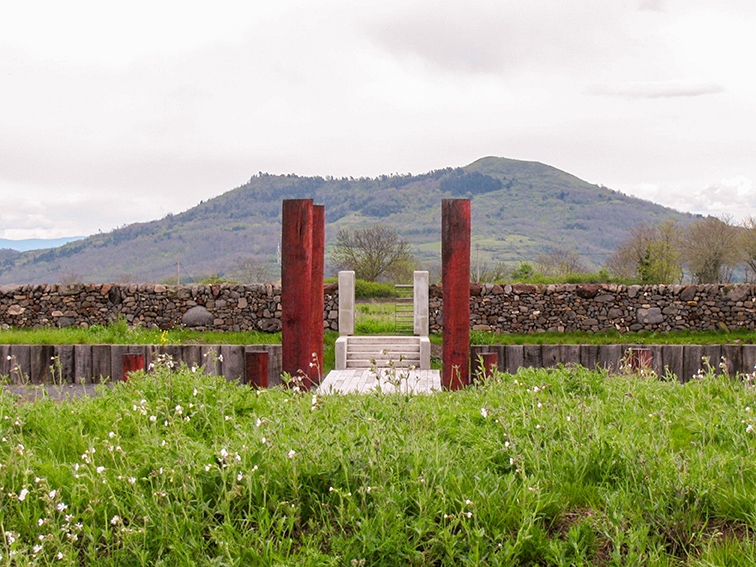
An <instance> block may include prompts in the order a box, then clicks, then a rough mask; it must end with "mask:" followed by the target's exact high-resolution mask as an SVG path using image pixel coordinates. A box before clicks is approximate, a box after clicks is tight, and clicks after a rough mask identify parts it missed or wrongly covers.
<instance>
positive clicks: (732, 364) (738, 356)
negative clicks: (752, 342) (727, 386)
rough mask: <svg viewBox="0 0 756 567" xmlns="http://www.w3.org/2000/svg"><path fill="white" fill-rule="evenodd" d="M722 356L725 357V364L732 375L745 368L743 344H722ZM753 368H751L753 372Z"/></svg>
mask: <svg viewBox="0 0 756 567" xmlns="http://www.w3.org/2000/svg"><path fill="white" fill-rule="evenodd" d="M722 356H724V358H725V366H726V367H727V373H728V374H729V375H730V376H735V374H736V373H737V372H742V370H743V347H742V345H722ZM752 371H753V368H751V372H752Z"/></svg>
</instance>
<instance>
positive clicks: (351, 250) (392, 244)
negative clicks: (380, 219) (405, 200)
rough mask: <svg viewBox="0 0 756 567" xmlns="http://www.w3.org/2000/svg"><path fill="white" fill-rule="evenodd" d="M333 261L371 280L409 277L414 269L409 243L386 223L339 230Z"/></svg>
mask: <svg viewBox="0 0 756 567" xmlns="http://www.w3.org/2000/svg"><path fill="white" fill-rule="evenodd" d="M331 260H332V261H333V263H334V265H335V266H336V268H337V269H339V270H353V271H354V273H355V277H356V278H358V279H361V280H367V281H371V282H375V281H389V280H390V281H405V280H409V279H411V276H412V271H413V270H414V268H415V259H414V257H413V255H412V251H411V249H410V245H409V243H408V242H407V241H406V240H404V239H403V238H402V237H400V236H399V235H398V234H397V232H396V231H395V230H394V229H393V228H389V227H387V226H384V225H373V226H368V227H365V228H356V229H354V230H349V229H347V228H341V229H339V232H338V234H337V235H336V244H335V245H334V247H333V250H332V252H331Z"/></svg>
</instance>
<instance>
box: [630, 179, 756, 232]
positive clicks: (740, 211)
mask: <svg viewBox="0 0 756 567" xmlns="http://www.w3.org/2000/svg"><path fill="white" fill-rule="evenodd" d="M627 192H628V193H630V194H632V195H635V196H638V197H641V198H643V199H648V200H651V201H654V202H656V203H659V204H662V205H665V206H667V207H671V208H673V209H677V210H678V211H687V212H691V213H695V214H701V215H705V216H707V215H711V216H716V217H720V218H722V217H731V218H732V219H733V220H734V221H736V222H740V221H742V220H743V219H745V218H746V217H749V216H754V217H756V186H755V185H754V181H753V179H750V178H748V177H745V176H738V177H734V178H730V179H722V180H720V181H719V182H717V183H714V184H711V185H707V186H704V187H681V186H668V185H657V184H643V185H639V186H636V187H632V188H628V190H627Z"/></svg>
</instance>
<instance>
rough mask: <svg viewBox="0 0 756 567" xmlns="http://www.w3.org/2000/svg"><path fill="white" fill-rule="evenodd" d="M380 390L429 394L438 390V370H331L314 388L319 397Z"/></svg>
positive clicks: (439, 386) (439, 380) (439, 388)
mask: <svg viewBox="0 0 756 567" xmlns="http://www.w3.org/2000/svg"><path fill="white" fill-rule="evenodd" d="M378 388H380V391H381V392H384V393H396V392H401V393H403V394H407V393H412V394H429V393H431V392H438V391H441V373H440V372H439V371H438V370H408V369H404V368H398V369H396V370H393V371H392V370H388V369H385V368H383V369H382V368H377V369H375V370H373V369H362V368H355V369H350V370H332V371H331V372H329V373H328V376H326V377H325V380H323V382H322V383H321V384H320V386H318V393H319V394H335V393H340V394H348V393H351V392H357V393H365V392H372V391H375V390H377V389H378Z"/></svg>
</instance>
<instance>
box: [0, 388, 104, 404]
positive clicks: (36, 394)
mask: <svg viewBox="0 0 756 567" xmlns="http://www.w3.org/2000/svg"><path fill="white" fill-rule="evenodd" d="M97 386H99V384H64V385H63V386H56V385H53V384H26V385H21V384H5V385H3V386H2V388H3V392H4V393H8V394H10V395H11V396H16V397H17V398H18V399H19V400H25V401H29V402H33V401H34V400H38V399H42V398H45V397H47V398H50V399H53V400H67V399H73V398H83V397H93V396H96V395H97V392H96V388H97Z"/></svg>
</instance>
